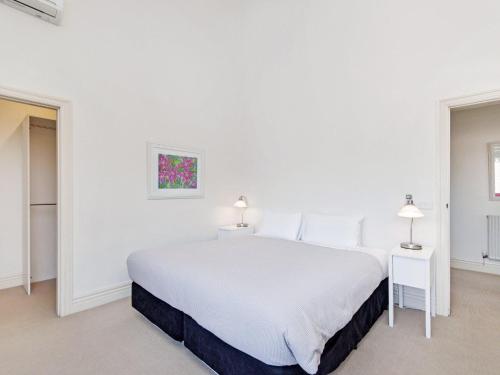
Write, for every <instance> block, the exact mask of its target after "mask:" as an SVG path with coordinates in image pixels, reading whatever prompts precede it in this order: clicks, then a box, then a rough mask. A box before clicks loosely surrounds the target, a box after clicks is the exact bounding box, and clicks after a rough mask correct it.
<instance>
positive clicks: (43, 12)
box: [0, 0, 64, 25]
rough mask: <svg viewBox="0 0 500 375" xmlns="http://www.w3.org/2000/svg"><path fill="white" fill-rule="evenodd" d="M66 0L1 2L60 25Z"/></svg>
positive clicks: (7, 0)
mask: <svg viewBox="0 0 500 375" xmlns="http://www.w3.org/2000/svg"><path fill="white" fill-rule="evenodd" d="M63 1H64V0H0V2H2V3H4V4H6V5H9V6H11V7H13V8H16V9H19V10H21V11H23V12H25V13H28V14H31V15H33V16H35V17H38V18H41V19H42V20H44V21H48V22H51V23H53V24H56V25H58V24H59V23H60V21H61V16H62V11H63Z"/></svg>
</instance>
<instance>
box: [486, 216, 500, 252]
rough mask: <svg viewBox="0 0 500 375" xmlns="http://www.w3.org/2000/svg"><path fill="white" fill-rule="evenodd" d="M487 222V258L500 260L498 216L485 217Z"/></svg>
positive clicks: (499, 222) (499, 224) (499, 225)
mask: <svg viewBox="0 0 500 375" xmlns="http://www.w3.org/2000/svg"><path fill="white" fill-rule="evenodd" d="M486 218H487V221H488V258H489V259H492V260H500V216H499V215H486Z"/></svg>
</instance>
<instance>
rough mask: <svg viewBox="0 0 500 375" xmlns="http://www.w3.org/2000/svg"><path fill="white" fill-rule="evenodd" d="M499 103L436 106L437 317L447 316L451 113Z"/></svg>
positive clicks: (480, 99)
mask: <svg viewBox="0 0 500 375" xmlns="http://www.w3.org/2000/svg"><path fill="white" fill-rule="evenodd" d="M499 101H500V91H489V92H485V93H480V94H474V95H467V96H461V97H456V98H450V99H445V100H442V101H440V102H439V121H438V124H437V125H438V127H437V131H436V145H437V150H436V161H437V163H436V164H437V167H436V171H437V173H438V176H437V178H436V181H437V185H438V186H437V189H436V204H437V207H438V209H437V214H438V219H437V228H436V229H437V230H436V236H437V238H436V243H437V244H438V246H437V254H436V255H437V256H436V268H437V272H436V299H437V301H436V302H437V303H436V309H437V313H438V314H439V315H445V316H448V315H450V211H449V208H448V207H447V205H449V203H450V183H451V182H450V153H451V145H450V137H451V133H450V129H451V110H452V109H456V108H465V107H475V106H480V105H484V104H488V103H494V102H499Z"/></svg>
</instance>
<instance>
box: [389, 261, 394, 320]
mask: <svg viewBox="0 0 500 375" xmlns="http://www.w3.org/2000/svg"><path fill="white" fill-rule="evenodd" d="M393 288H394V285H393V284H392V256H391V257H389V327H393V326H394V289H393Z"/></svg>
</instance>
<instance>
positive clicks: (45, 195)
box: [30, 123, 57, 282]
mask: <svg viewBox="0 0 500 375" xmlns="http://www.w3.org/2000/svg"><path fill="white" fill-rule="evenodd" d="M31 124H32V125H33V123H31ZM43 125H46V124H43ZM30 161H31V163H30V169H31V173H30V196H31V203H35V204H36V203H38V204H40V203H44V204H45V203H55V202H57V138H56V129H55V126H54V128H53V129H47V128H40V127H36V126H32V127H31V129H30ZM30 227H31V280H32V281H33V282H37V281H42V280H48V279H53V278H55V277H56V276H57V206H32V207H31V222H30Z"/></svg>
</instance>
